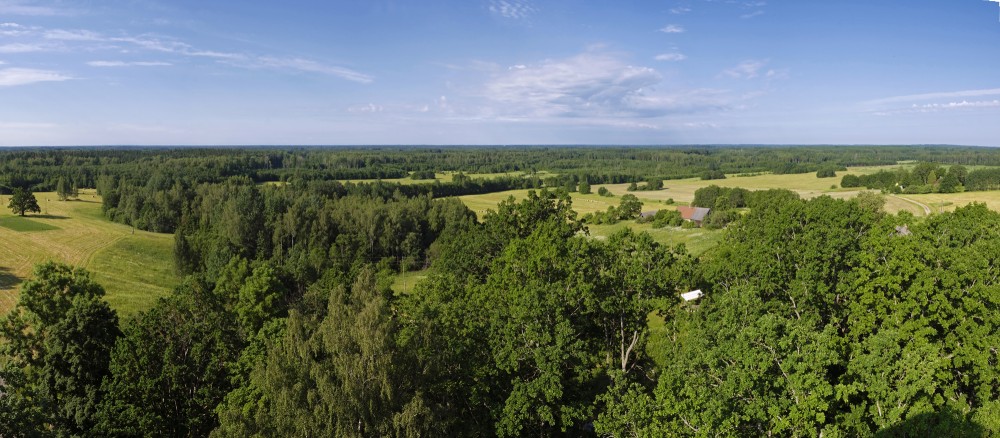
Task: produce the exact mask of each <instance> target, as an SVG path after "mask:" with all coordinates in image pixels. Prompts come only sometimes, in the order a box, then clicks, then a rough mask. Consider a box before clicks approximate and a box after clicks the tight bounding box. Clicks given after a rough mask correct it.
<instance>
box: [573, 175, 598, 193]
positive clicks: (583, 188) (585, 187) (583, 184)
mask: <svg viewBox="0 0 1000 438" xmlns="http://www.w3.org/2000/svg"><path fill="white" fill-rule="evenodd" d="M602 188H603V187H602ZM577 191H579V192H580V194H581V195H589V194H590V183H589V182H587V178H584V179H582V180H580V185H579V187H577Z"/></svg>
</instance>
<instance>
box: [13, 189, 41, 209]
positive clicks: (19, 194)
mask: <svg viewBox="0 0 1000 438" xmlns="http://www.w3.org/2000/svg"><path fill="white" fill-rule="evenodd" d="M7 208H9V209H10V211H13V212H14V214H18V215H21V216H24V213H41V212H42V209H41V207H39V206H38V200H37V199H35V195H34V194H33V193H31V192H30V191H28V190H26V189H21V188H15V189H14V193H13V194H12V195H11V197H10V202H9V203H8V204H7Z"/></svg>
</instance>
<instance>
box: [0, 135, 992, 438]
mask: <svg viewBox="0 0 1000 438" xmlns="http://www.w3.org/2000/svg"><path fill="white" fill-rule="evenodd" d="M477 151H478V152H477ZM489 152H490V153H483V151H482V150H477V149H474V148H413V149H410V148H376V149H362V148H345V149H313V148H294V149H277V148H275V149H270V148H261V149H245V150H244V149H221V148H220V149H178V150H172V149H69V150H20V149H18V150H7V151H0V178H3V181H4V183H3V184H5V185H6V186H8V187H16V188H18V189H22V188H27V189H36V190H45V189H49V186H47V184H53V186H52V187H51V188H52V189H54V188H55V185H58V184H59V180H60V178H63V181H64V184H65V181H67V180H69V181H73V182H74V183H76V184H78V186H79V187H96V188H98V189H99V190H100V191H101V194H102V195H103V196H104V199H105V212H106V213H107V214H108V216H109V217H110V218H112V219H114V220H120V221H124V222H131V223H140V224H141V225H140V226H144V227H145V228H148V229H154V230H161V231H171V232H173V233H174V239H175V260H174V262H175V263H176V265H177V267H178V270H179V271H180V272H182V273H183V274H184V275H185V279H184V281H183V284H182V285H181V286H179V287H178V288H177V289H176V290H175V291H174V292H173V294H171V295H170V296H169V297H167V298H164V299H161V300H160V301H158V302H157V303H156V305H155V306H153V307H152V308H151V309H149V310H147V311H145V312H141V313H139V314H137V315H134V316H130V317H127V318H119V316H118V315H117V313H116V312H115V310H113V309H112V308H110V307H109V306H108V305H107V303H106V302H105V301H104V300H103V299H102V298H103V295H104V290H103V289H102V288H101V286H100V285H98V284H97V283H95V282H94V281H93V279H91V277H90V275H89V274H88V273H87V272H86V271H84V270H82V269H79V268H73V267H70V266H66V265H63V264H60V263H54V262H53V263H46V264H42V265H39V266H38V267H36V269H35V272H34V274H33V276H32V278H31V279H30V280H28V281H26V282H25V283H23V284H22V285H21V289H20V296H19V301H18V304H17V305H16V307H15V308H14V310H13V311H12V312H10V313H9V314H8V315H6V316H5V317H4V318H3V319H2V320H0V435H2V436H95V435H96V436H146V435H154V436H217V437H225V436H356V437H362V436H528V435H533V436H563V435H566V436H715V435H723V436H823V437H832V436H946V435H947V436H986V435H994V434H1000V401H998V400H1000V372H998V361H1000V357H998V355H1000V353H998V351H1000V334H998V333H1000V286H998V284H997V281H996V280H997V278H998V273H1000V213H997V212H994V211H991V210H989V209H987V208H986V207H985V206H984V205H982V204H972V205H969V206H964V207H960V208H957V209H956V210H955V211H954V212H947V213H940V214H936V215H932V216H929V217H926V218H917V217H914V216H913V215H911V214H909V213H905V212H903V213H898V214H888V213H886V212H885V211H884V209H883V204H884V198H883V197H882V195H879V194H876V193H873V192H865V193H864V194H862V195H859V196H857V197H855V198H853V199H850V200H841V199H833V198H830V197H827V196H820V197H817V198H814V199H811V200H803V199H800V198H799V196H798V195H797V194H796V193H794V192H790V191H787V190H767V191H756V192H749V191H746V190H743V189H737V188H720V187H718V186H709V187H705V188H704V189H701V190H699V191H698V192H697V193H696V194H695V202H694V204H695V205H701V206H710V207H712V208H713V209H718V210H721V211H734V210H735V209H739V210H740V212H739V213H736V214H728V215H726V216H725V217H724V218H722V219H716V220H717V221H718V226H719V227H725V229H724V230H723V231H720V232H721V233H723V234H722V236H723V237H722V240H721V242H720V243H719V244H718V245H717V246H716V247H714V248H713V249H711V250H709V251H707V252H705V253H704V254H701V255H700V256H697V257H695V256H693V255H692V254H690V253H689V252H688V251H687V249H686V248H685V247H684V246H683V245H678V246H674V247H668V246H665V245H663V244H660V243H658V242H656V241H654V240H653V239H652V238H651V237H650V235H649V234H646V233H637V232H634V231H632V230H630V229H629V228H627V227H626V228H624V229H623V230H622V231H619V232H617V233H614V234H612V235H610V236H609V237H607V238H606V239H596V238H593V237H592V236H590V235H589V230H588V228H587V226H588V223H591V222H587V221H585V220H583V218H581V217H579V216H578V215H577V213H576V212H575V211H574V210H573V203H572V198H571V197H570V196H569V195H568V193H567V191H566V190H565V189H564V188H563V186H562V185H561V184H553V183H556V182H560V181H544V179H542V178H531V177H528V178H521V177H511V178H509V179H499V180H486V179H481V180H476V179H474V178H467V179H462V178H459V180H458V181H454V182H450V183H441V182H436V183H429V184H420V183H417V184H416V185H403V184H394V183H386V182H371V183H344V182H340V181H338V180H340V179H345V178H368V177H372V175H375V176H374V177H373V178H379V177H389V176H393V177H399V176H405V175H408V174H409V173H408V172H416V171H435V172H438V171H445V170H448V171H461V172H466V173H474V172H502V171H512V170H517V171H524V170H528V171H530V170H547V171H551V172H558V173H560V175H574V176H576V175H579V176H581V177H583V176H584V175H587V176H586V177H583V181H592V182H597V181H599V180H598V179H596V178H598V175H602V174H606V175H610V174H608V173H601V172H605V171H607V170H608V169H614V166H615V163H622V164H623V169H624V170H622V175H633V176H636V177H639V176H641V178H637V179H631V181H633V182H636V181H638V182H645V184H649V182H650V181H651V179H652V178H653V176H654V175H659V176H663V177H668V176H677V177H680V176H698V174H699V173H701V172H704V171H706V170H723V171H725V172H756V171H771V172H774V171H777V170H779V168H781V169H789V170H796V171H797V170H801V169H809V170H805V171H807V172H810V173H814V172H816V171H817V169H818V168H820V166H828V165H830V164H831V163H833V164H836V165H837V166H846V165H857V164H885V163H891V164H895V163H896V162H897V161H900V160H913V159H916V160H921V162H928V163H930V162H931V161H933V162H935V163H941V164H940V165H936V166H930V165H928V166H923V167H921V165H919V164H918V165H917V166H915V168H914V170H911V171H907V173H906V175H903V174H902V173H898V174H895V176H894V177H895V178H897V180H894V181H893V184H895V182H898V178H901V177H905V178H907V179H905V180H904V181H913V182H916V181H918V178H920V180H919V181H922V182H923V184H924V185H928V184H930V185H932V186H935V187H938V189H939V190H940V186H941V185H942V184H944V179H945V178H948V176H949V175H953V176H954V178H955V179H956V181H958V182H959V183H964V184H967V185H968V184H970V181H974V179H973V177H972V175H973V174H974V172H976V171H977V170H978V169H973V170H970V171H968V172H963V169H962V168H961V167H962V166H970V167H971V166H979V165H985V164H1000V154H998V153H996V152H994V151H992V150H989V149H976V148H951V147H941V148H931V147H886V148H860V147H857V148H855V147H843V148H834V147H814V148H801V149H799V148H739V147H718V148H715V147H705V148H662V149H660V148H584V147H579V148H542V147H539V148H511V149H491V150H490V151H489ZM494 152H495V153H494ZM602 160H604V161H602ZM925 160H926V161H925ZM994 160H995V162H994ZM542 163H545V164H546V166H545V167H541V164H542ZM573 163H575V164H573ZM624 163H630V164H634V166H633V167H625V166H624ZM713 163H714V164H713ZM536 166H537V167H536ZM560 166H564V167H560ZM574 166H575V167H574ZM924 168H927V169H929V171H928V172H927V174H924V173H923V172H924V170H923V169H924ZM345 169H355V170H356V171H357V173H355V174H351V175H352V176H345V175H348V174H349V172H347V171H346V170H345ZM390 169H397V170H398V172H399V173H395V174H394V173H391V172H392V171H390ZM601 169H603V170H601ZM342 171H344V172H347V173H338V172H342ZM352 172H353V171H352ZM366 172H374V173H366ZM378 172H385V173H384V175H381V176H380V175H378ZM529 173H530V172H529ZM914 173H916V174H917V176H914ZM932 174H933V175H934V176H933V178H932V177H931V175H932ZM361 175H363V176H361ZM424 176H426V175H424ZM590 178H595V179H593V180H591V179H590ZM630 178H631V177H630ZM270 180H281V181H284V182H286V183H285V184H260V182H261V181H270ZM490 181H493V182H490ZM498 181H499V182H498ZM504 181H507V182H506V183H505V182H504ZM564 181H565V180H564ZM574 181H576V180H574ZM879 181H880V180H879ZM887 181H888V179H887ZM508 185H517V186H518V188H530V187H542V188H541V189H539V190H537V191H536V190H533V191H531V192H529V194H528V195H527V197H526V198H525V199H523V200H521V201H517V200H515V199H513V198H511V199H509V200H507V201H504V202H502V203H500V205H499V206H498V207H497V208H496V209H495V210H492V211H490V212H489V213H487V214H485V215H484V216H483V217H482V218H481V219H479V218H477V216H476V215H475V214H474V213H473V212H472V211H470V210H469V209H468V208H467V207H466V206H465V205H464V204H462V203H461V202H460V201H459V200H457V199H455V198H444V193H448V194H460V193H466V192H468V191H476V190H480V191H500V190H507V189H503V188H502V187H507V186H508ZM907 185H909V184H907ZM549 188H551V190H550V189H549ZM637 189H638V187H637ZM442 198H444V199H442ZM633 198H636V197H635V196H634V195H631V194H629V195H625V196H623V197H622V201H623V202H622V204H621V205H619V207H617V208H615V209H614V211H613V212H610V213H607V214H606V215H610V214H612V213H613V214H614V218H615V219H614V220H632V219H633V218H636V216H638V213H639V211H640V210H638V208H637V207H636V206H635V205H633V204H634V203H633V202H632V199H633ZM720 217H721V216H720ZM676 219H677V218H674V217H667V216H663V217H657V216H653V217H651V218H649V220H650V221H653V222H657V221H659V222H660V223H661V225H659V226H667V225H668V224H673V223H674V220H676ZM723 219H724V220H723ZM588 220H595V217H594V216H591V217H589V218H588ZM140 221H141V222H140ZM671 226H672V225H671ZM413 270H425V273H426V279H424V280H423V281H421V282H420V283H418V285H417V286H416V287H415V288H414V290H413V291H411V292H409V293H397V292H394V291H393V290H392V289H390V287H389V284H390V282H391V280H392V278H393V277H394V276H395V275H396V274H398V273H400V272H408V271H413ZM695 289H699V290H701V291H703V292H704V296H703V297H702V298H701V299H699V300H695V301H685V300H683V299H681V296H680V295H681V293H683V292H687V291H691V290H695ZM137 292H138V293H141V291H137Z"/></svg>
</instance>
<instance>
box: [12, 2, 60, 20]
mask: <svg viewBox="0 0 1000 438" xmlns="http://www.w3.org/2000/svg"><path fill="white" fill-rule="evenodd" d="M66 14H67V12H66V11H63V10H60V9H56V8H52V7H48V6H35V5H29V4H24V2H19V1H3V0H0V15H23V16H38V17H46V16H54V15H66Z"/></svg>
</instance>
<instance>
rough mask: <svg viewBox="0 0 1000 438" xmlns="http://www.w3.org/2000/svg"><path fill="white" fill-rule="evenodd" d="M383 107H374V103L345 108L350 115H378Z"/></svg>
mask: <svg viewBox="0 0 1000 438" xmlns="http://www.w3.org/2000/svg"><path fill="white" fill-rule="evenodd" d="M384 109H385V107H383V106H382V105H376V104H374V103H368V104H366V105H355V106H352V107H350V108H347V111H348V112H352V113H380V112H382V110H384Z"/></svg>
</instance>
